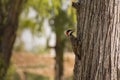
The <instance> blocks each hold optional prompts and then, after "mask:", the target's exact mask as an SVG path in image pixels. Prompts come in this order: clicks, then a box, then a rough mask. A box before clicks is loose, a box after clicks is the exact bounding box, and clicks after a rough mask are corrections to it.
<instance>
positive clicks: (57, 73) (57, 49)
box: [55, 35, 65, 80]
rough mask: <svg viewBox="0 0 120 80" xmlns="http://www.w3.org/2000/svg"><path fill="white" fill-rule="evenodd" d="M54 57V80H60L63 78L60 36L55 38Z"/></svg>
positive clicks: (62, 45)
mask: <svg viewBox="0 0 120 80" xmlns="http://www.w3.org/2000/svg"><path fill="white" fill-rule="evenodd" d="M56 39H57V40H56V47H55V52H56V57H55V61H56V62H55V80H62V78H63V53H64V44H65V43H64V42H63V41H62V40H61V39H60V36H58V35H57V36H56Z"/></svg>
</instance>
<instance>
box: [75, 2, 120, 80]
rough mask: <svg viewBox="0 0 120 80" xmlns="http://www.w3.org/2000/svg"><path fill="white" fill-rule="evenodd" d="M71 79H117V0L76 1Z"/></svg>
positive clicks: (119, 9) (119, 13)
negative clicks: (75, 45)
mask: <svg viewBox="0 0 120 80" xmlns="http://www.w3.org/2000/svg"><path fill="white" fill-rule="evenodd" d="M73 7H75V8H76V11H77V21H78V22H77V40H78V45H77V52H78V54H79V55H80V56H81V60H80V59H78V58H77V56H76V59H75V65H74V80H119V77H118V59H119V54H120V40H119V39H120V36H119V35H120V0H79V3H73Z"/></svg>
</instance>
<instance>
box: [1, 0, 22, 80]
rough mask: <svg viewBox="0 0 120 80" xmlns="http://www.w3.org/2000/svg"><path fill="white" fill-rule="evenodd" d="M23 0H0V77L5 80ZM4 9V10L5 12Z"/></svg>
mask: <svg viewBox="0 0 120 80" xmlns="http://www.w3.org/2000/svg"><path fill="white" fill-rule="evenodd" d="M22 2H23V0H12V1H9V2H7V3H2V1H0V4H1V5H0V11H1V12H0V24H1V25H0V79H1V80H5V75H6V73H7V69H8V67H9V63H10V58H11V55H12V48H13V43H14V41H15V38H16V30H17V27H18V17H19V13H20V10H21V5H22ZM5 10H6V12H5Z"/></svg>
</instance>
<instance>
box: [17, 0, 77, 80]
mask: <svg viewBox="0 0 120 80" xmlns="http://www.w3.org/2000/svg"><path fill="white" fill-rule="evenodd" d="M70 2H71V1H65V0H58V1H55V0H43V1H40V0H31V1H28V3H27V4H26V6H25V7H24V11H23V13H22V15H21V18H20V25H19V26H20V28H19V32H21V31H22V30H24V29H25V28H29V29H30V30H31V32H32V33H33V35H34V34H35V35H36V34H40V35H41V34H42V32H45V31H44V30H43V26H44V23H45V22H47V24H48V25H49V26H50V28H51V30H52V32H53V33H54V34H55V35H56V39H55V42H56V44H55V45H54V46H50V45H49V39H50V37H49V36H48V37H47V40H48V43H47V48H54V49H55V53H56V54H55V55H56V56H55V60H56V63H55V80H61V79H62V78H63V53H64V50H65V47H66V42H67V40H66V38H65V35H64V31H65V30H67V29H68V28H72V29H74V30H75V28H74V27H73V26H75V22H76V21H75V12H74V11H73V10H72V8H71V6H70ZM31 10H32V11H34V14H30V12H31ZM29 15H32V16H33V17H32V18H30V17H29ZM46 28H47V27H46ZM46 30H47V29H46ZM40 47H42V46H40Z"/></svg>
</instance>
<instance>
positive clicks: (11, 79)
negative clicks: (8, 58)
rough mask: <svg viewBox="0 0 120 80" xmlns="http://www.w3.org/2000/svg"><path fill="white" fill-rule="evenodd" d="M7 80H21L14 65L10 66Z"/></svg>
mask: <svg viewBox="0 0 120 80" xmlns="http://www.w3.org/2000/svg"><path fill="white" fill-rule="evenodd" d="M6 80H20V77H19V75H18V74H17V72H16V69H15V67H14V66H13V65H12V64H11V65H10V67H9V69H8V72H7V75H6Z"/></svg>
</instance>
